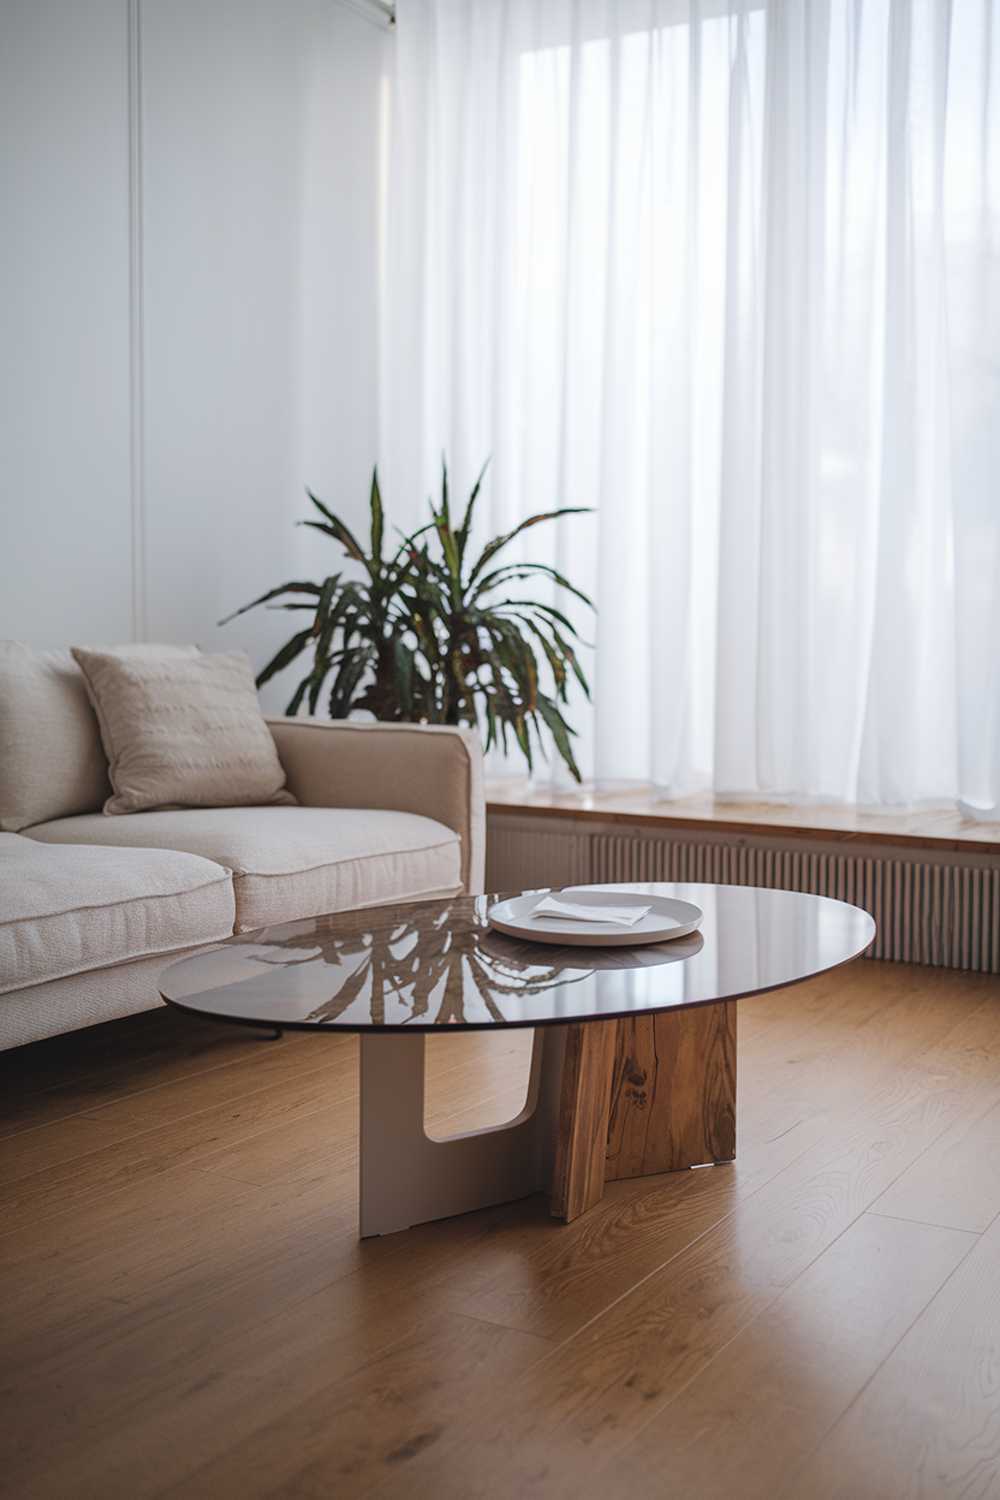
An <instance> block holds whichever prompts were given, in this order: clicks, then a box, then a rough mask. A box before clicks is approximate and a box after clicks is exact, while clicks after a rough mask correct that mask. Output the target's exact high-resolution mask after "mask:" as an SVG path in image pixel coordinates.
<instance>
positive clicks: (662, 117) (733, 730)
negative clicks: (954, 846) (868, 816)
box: [381, 0, 1000, 816]
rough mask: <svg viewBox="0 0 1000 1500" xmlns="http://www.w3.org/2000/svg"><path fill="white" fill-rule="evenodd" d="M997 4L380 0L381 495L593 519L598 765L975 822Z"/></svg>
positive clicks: (600, 774)
mask: <svg viewBox="0 0 1000 1500" xmlns="http://www.w3.org/2000/svg"><path fill="white" fill-rule="evenodd" d="M998 4H1000V0H809V3H808V4H803V3H802V0H761V3H745V4H729V5H726V4H725V3H719V0H400V3H399V7H398V26H397V39H396V49H397V50H396V62H395V73H394V77H393V80H392V91H391V105H392V108H391V112H392V131H391V146H390V151H389V175H388V183H387V218H386V224H387V238H386V247H385V256H384V263H385V286H384V297H383V336H382V338H383V346H382V390H383V409H382V424H383V425H382V444H381V465H382V471H383V480H384V487H385V491H386V494H387V498H388V501H389V503H390V505H391V506H392V508H393V510H394V511H395V513H397V514H400V515H402V516H403V518H404V519H405V520H407V521H410V520H412V521H414V522H415V521H417V519H418V518H419V516H420V514H421V509H422V506H423V503H424V499H425V497H426V495H427V493H429V492H430V491H431V490H433V489H434V488H435V487H436V485H437V483H438V476H439V466H440V457H441V453H442V451H446V452H447V454H448V459H449V465H450V469H451V473H452V479H453V487H457V488H459V489H460V488H463V487H464V488H468V487H469V486H470V485H471V483H472V480H473V479H474V477H475V475H476V473H477V472H478V470H479V468H480V466H481V464H482V462H483V460H484V458H485V457H486V456H487V455H488V454H492V464H491V469H490V478H489V482H488V484H487V487H486V493H485V501H484V503H483V505H482V507H481V514H480V516H479V521H478V525H479V530H480V536H481V537H485V535H486V534H487V532H489V533H492V532H495V531H499V530H500V529H502V528H506V527H507V526H509V525H511V524H514V523H515V522H516V521H517V520H519V519H520V518H522V517H523V516H525V515H527V514H529V513H531V512H533V511H538V510H542V509H548V508H551V507H552V506H553V505H556V504H563V505H589V506H593V507H594V508H595V514H594V515H593V516H591V517H571V518H568V520H567V521H565V522H563V523H560V525H559V526H558V528H552V529H551V531H550V532H549V534H548V535H545V534H544V533H545V528H537V529H535V530H533V531H532V532H531V533H529V536H530V552H526V553H525V555H530V556H532V557H534V558H536V559H538V560H542V561H549V562H552V563H553V564H555V565H556V566H557V567H558V568H559V569H560V570H561V571H563V572H565V573H567V574H568V575H569V576H570V577H571V578H572V579H573V580H574V582H577V583H579V584H580V585H581V586H582V587H583V588H584V589H586V590H588V591H589V592H590V593H591V594H592V595H593V597H594V599H595V601H596V603H597V605H598V614H597V617H596V621H593V620H588V619H586V618H585V617H584V616H583V615H582V613H581V614H578V615H577V619H578V623H579V624H580V626H581V629H583V630H584V632H585V633H588V632H589V634H590V636H591V638H592V639H593V640H594V643H595V646H594V651H593V652H592V653H584V655H585V657H586V664H587V666H588V667H589V670H590V675H591V677H592V681H593V684H594V704H593V706H590V705H588V704H587V703H586V702H585V701H583V700H582V699H580V700H578V701H575V702H574V703H573V708H572V714H571V718H572V720H573V722H574V723H575V724H576V725H577V727H578V728H579V730H580V742H579V751H578V758H579V759H580V763H581V766H582V767H583V769H584V773H585V775H586V776H588V777H592V778H595V779H598V780H609V779H621V778H627V779H632V778H634V779H639V780H643V781H653V782H655V783H656V784H657V785H659V786H661V787H663V788H664V789H666V790H668V791H670V792H673V793H680V792H685V791H689V790H693V789H698V788H702V787H711V788H714V789H715V790H717V791H719V792H721V793H725V794H728V795H731V796H743V795H745V796H748V797H754V798H759V797H769V798H778V799H780V798H795V799H811V798H814V799H822V800H829V799H834V800H847V801H852V802H860V803H862V804H866V805H879V806H893V805H910V804H914V803H919V802H922V801H927V800H935V801H936V800H940V799H956V800H958V801H959V802H961V803H962V804H963V806H965V807H966V808H967V809H968V810H969V811H970V812H972V813H974V814H978V815H981V816H995V815H997V813H998V811H1000V491H998V485H997V475H998V473H1000V115H998V86H1000V24H998V17H997V15H996V10H997V8H998ZM553 774H560V773H558V772H554V773H553Z"/></svg>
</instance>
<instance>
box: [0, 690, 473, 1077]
mask: <svg viewBox="0 0 1000 1500" xmlns="http://www.w3.org/2000/svg"><path fill="white" fill-rule="evenodd" d="M267 722H268V725H269V727H270V729H271V733H272V735H273V736H274V740H275V744H276V747H277V750H278V755H279V757H280V759H281V762H282V765H283V766H284V769H285V772H286V775H287V778H288V786H289V789H290V791H291V792H292V793H293V794H294V796H295V797H296V799H297V801H298V804H299V805H298V806H295V807H289V806H269V807H239V808H214V809H201V808H198V809H177V810H166V811H161V812H142V813H132V814H128V815H125V816H118V817H108V816H105V815H104V814H103V813H102V812H101V811H100V810H99V805H98V806H97V807H94V808H92V809H91V810H90V811H88V812H83V813H80V814H77V815H75V816H72V817H60V818H56V819H54V820H52V821H49V822H42V823H35V824H33V825H31V826H29V827H25V828H22V829H20V830H19V831H18V832H16V833H0V1049H3V1048H7V1047H16V1046H19V1045H20V1044H22V1043H24V1042H31V1041H36V1040H39V1039H40V1038H42V1037H46V1036H52V1035H54V1034H56V1033H58V1032H62V1031H72V1030H74V1029H75V1028H77V1027H81V1026H89V1025H92V1024H93V1023H95V1022H98V1021H107V1020H111V1019H112V1018H114V1017H116V1016H124V1015H128V1014H130V1013H132V1012H135V1011H141V1010H146V1009H149V1008H151V1007H153V1006H156V1005H159V1004H160V1003H161V1001H160V997H159V994H158V991H157V977H158V975H159V973H160V971H161V970H162V969H163V968H164V966H165V965H166V964H167V963H169V962H170V961H171V960H172V959H174V958H177V957H180V956H182V955H184V954H186V953H189V952H191V951H192V950H193V949H194V948H197V947H200V946H201V945H203V944H205V943H213V942H218V941H219V940H220V939H222V938H225V937H229V936H230V935H231V934H232V933H234V932H247V931H251V930H253V929H255V928H258V927H262V926H266V925H269V924H271V923H275V922H285V921H293V920H295V919H298V918H302V917H310V916H315V915H318V914H319V913H321V912H327V911H346V910H348V909H350V908H352V907H363V906H377V905H379V904H381V903H384V902H390V901H414V900H422V899H429V898H433V897H437V896H448V895H454V894H456V893H457V892H459V891H462V890H466V891H473V892H478V891H481V890H482V882H483V859H484V839H485V813H484V800H483V785H482V759H481V752H480V749H479V746H478V743H477V741H476V739H475V737H474V736H473V735H472V734H470V733H469V732H468V731H467V730H463V729H452V728H446V727H437V726H434V727H429V726H423V725H403V724H400V725H396V724H364V723H355V722H348V723H345V722H337V723H330V722H320V721H316V720H311V719H283V718H274V719H269V720H268V721H267ZM48 732H50V733H51V732H52V729H51V726H49V729H48Z"/></svg>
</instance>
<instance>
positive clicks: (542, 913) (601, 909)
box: [531, 896, 652, 927]
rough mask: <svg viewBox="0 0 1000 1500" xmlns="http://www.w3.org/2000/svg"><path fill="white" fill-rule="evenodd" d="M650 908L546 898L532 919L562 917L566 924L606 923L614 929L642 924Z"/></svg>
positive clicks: (533, 910) (535, 910) (554, 897)
mask: <svg viewBox="0 0 1000 1500" xmlns="http://www.w3.org/2000/svg"><path fill="white" fill-rule="evenodd" d="M651 910H652V907H649V906H587V905H585V903H584V902H582V901H560V900H559V898H558V897H557V896H546V897H544V899H543V900H541V901H539V903H538V905H537V906H536V907H534V908H533V909H532V912H531V915H532V918H535V917H561V918H562V920H563V921H565V922H605V923H610V924H611V925H612V926H613V927H634V926H635V924H636V922H641V921H642V919H643V917H644V916H645V915H646V914H647V912H649V911H651Z"/></svg>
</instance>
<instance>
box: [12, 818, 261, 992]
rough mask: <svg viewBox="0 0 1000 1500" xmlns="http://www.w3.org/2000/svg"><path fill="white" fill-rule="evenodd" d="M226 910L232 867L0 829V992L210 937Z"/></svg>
mask: <svg viewBox="0 0 1000 1500" xmlns="http://www.w3.org/2000/svg"><path fill="white" fill-rule="evenodd" d="M97 821H100V815H98V817H97ZM234 915H235V909H234V902H233V890H232V876H231V874H230V872H229V871H228V870H224V869H221V868H220V867H219V866H218V865H216V864H211V863H210V862H209V861H208V860H207V859H199V858H197V857H196V856H194V855H192V854H178V853H175V852H174V851H172V850H171V851H168V850H165V849H114V848H91V847H88V848H59V849H55V848H52V847H51V846H50V845H47V844H40V843H37V842H36V841H35V840H34V839H28V838H21V837H19V836H18V835H17V834H14V833H0V992H6V991H8V990H16V989H20V988H22V987H23V986H25V985H32V984H41V983H43V982H44V981H46V980H49V979H58V978H61V977H63V976H65V975H67V974H79V973H82V972H84V971H86V970H88V969H100V968H103V967H104V966H105V965H107V964H119V963H126V962H128V961H129V960H131V959H136V958H147V957H149V956H150V955H152V954H156V953H173V952H176V951H177V949H179V948H185V947H189V946H190V945H191V944H194V943H211V942H217V941H218V940H219V939H220V938H223V937H227V936H229V935H230V934H231V933H232V930H233V918H234Z"/></svg>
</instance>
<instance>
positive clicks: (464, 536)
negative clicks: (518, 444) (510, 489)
mask: <svg viewBox="0 0 1000 1500" xmlns="http://www.w3.org/2000/svg"><path fill="white" fill-rule="evenodd" d="M489 466H490V460H489V459H488V458H487V460H486V462H485V463H484V464H483V467H482V468H481V469H480V471H479V477H478V479H477V480H476V482H475V484H474V485H473V486H472V494H471V495H470V496H469V503H468V505H467V506H466V507H465V514H464V516H463V517H462V524H461V525H460V526H459V528H458V561H459V566H460V567H461V565H462V564H463V563H464V562H465V549H466V547H467V546H468V543H469V533H470V531H471V530H472V512H473V511H474V510H475V508H476V501H477V500H478V498H479V491H480V490H481V489H482V487H483V480H484V478H485V477H486V470H487V469H488V468H489Z"/></svg>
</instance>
